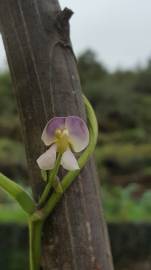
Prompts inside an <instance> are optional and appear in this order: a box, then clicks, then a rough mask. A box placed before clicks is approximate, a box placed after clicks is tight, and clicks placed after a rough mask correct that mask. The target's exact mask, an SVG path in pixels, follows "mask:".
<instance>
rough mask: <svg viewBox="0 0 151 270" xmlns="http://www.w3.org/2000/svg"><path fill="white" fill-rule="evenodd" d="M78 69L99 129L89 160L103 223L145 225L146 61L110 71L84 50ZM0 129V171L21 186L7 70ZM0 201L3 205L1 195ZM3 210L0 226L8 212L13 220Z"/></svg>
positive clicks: (149, 171)
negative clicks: (97, 179)
mask: <svg viewBox="0 0 151 270" xmlns="http://www.w3.org/2000/svg"><path fill="white" fill-rule="evenodd" d="M78 67H79V71H80V77H81V82H82V87H83V91H84V93H85V94H86V96H87V97H88V98H89V99H90V101H91V102H92V104H93V106H94V108H95V111H96V114H97V118H98V123H99V128H100V133H99V138H98V146H97V148H96V152H95V156H96V161H97V165H98V172H99V176H100V179H101V183H102V187H103V188H102V190H103V191H102V192H103V203H104V208H105V215H106V217H107V220H108V221H114V222H116V221H147V222H148V221H151V217H150V213H149V212H150V210H151V203H150V201H151V192H150V187H151V136H150V134H151V61H148V63H147V65H146V67H144V68H139V69H135V70H128V71H121V70H117V71H115V72H112V73H111V72H109V71H108V70H107V68H106V67H105V66H104V65H103V64H102V63H100V61H98V59H97V55H95V53H94V52H92V51H90V50H88V51H86V52H85V53H83V54H82V55H80V56H79V58H78ZM0 127H1V128H0V171H2V172H3V173H5V174H6V175H8V176H10V177H12V178H13V179H17V180H18V179H21V181H22V182H23V181H24V182H26V183H27V181H25V180H27V171H26V161H25V153H24V146H23V144H22V140H21V128H20V123H19V119H18V114H17V106H16V102H15V99H14V96H13V91H12V84H11V80H10V77H9V74H8V73H7V72H5V73H3V74H1V75H0ZM0 202H1V204H4V202H7V203H9V202H8V200H7V198H6V197H4V195H2V194H1V193H0ZM4 207H5V209H4V210H5V214H6V215H3V213H2V205H1V206H0V222H2V221H4V220H6V221H7V222H8V221H9V220H10V219H9V218H8V217H7V216H9V215H10V216H11V214H9V209H10V211H12V212H11V213H14V216H16V221H17V220H18V217H19V213H18V212H17V211H19V210H18V209H17V210H16V208H15V207H16V206H14V205H13V206H12V208H10V203H9V204H8V205H4ZM7 213H8V215H7ZM21 215H22V214H21ZM21 219H23V220H24V218H23V217H22V218H21ZM14 221H15V218H14Z"/></svg>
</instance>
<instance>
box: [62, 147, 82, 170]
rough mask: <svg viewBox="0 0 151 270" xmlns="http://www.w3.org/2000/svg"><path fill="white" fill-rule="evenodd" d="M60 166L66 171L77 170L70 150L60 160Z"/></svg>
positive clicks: (77, 167)
mask: <svg viewBox="0 0 151 270" xmlns="http://www.w3.org/2000/svg"><path fill="white" fill-rule="evenodd" d="M61 165H62V166H63V168H64V169H66V170H68V171H75V170H79V169H80V168H79V165H78V162H77V160H76V158H75V157H74V155H73V153H72V152H71V150H70V149H68V150H67V151H65V152H64V153H63V155H62V158H61Z"/></svg>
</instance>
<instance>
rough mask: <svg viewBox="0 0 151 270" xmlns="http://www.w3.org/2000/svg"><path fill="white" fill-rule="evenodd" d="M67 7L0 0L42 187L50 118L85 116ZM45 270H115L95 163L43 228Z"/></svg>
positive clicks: (36, 179) (36, 182)
mask: <svg viewBox="0 0 151 270" xmlns="http://www.w3.org/2000/svg"><path fill="white" fill-rule="evenodd" d="M71 15H72V12H71V11H70V10H69V9H65V10H64V11H61V9H60V6H59V3H58V1H57V0H26V1H25V0H15V1H14V0H1V1H0V23H1V31H2V37H3V41H4V45H5V49H6V53H7V59H8V63H9V67H10V72H11V76H12V81H13V86H14V89H15V95H16V98H17V102H18V110H19V114H20V118H21V125H22V132H23V138H24V143H25V148H26V154H27V161H28V169H29V175H30V183H31V186H32V188H33V192H34V196H35V198H36V199H37V198H38V196H39V194H40V192H41V190H42V184H41V183H42V180H41V176H40V170H39V168H38V166H37V164H36V162H35V161H36V159H37V157H38V156H39V155H40V154H41V153H43V151H44V146H43V143H42V142H41V133H42V130H43V128H44V126H45V124H46V122H47V121H48V120H49V119H50V118H52V117H53V116H66V115H79V116H81V117H82V118H85V110H84V105H83V101H82V97H81V86H80V80H79V75H78V71H77V66H76V61H75V57H74V54H73V51H72V47H71V44H70V38H69V23H68V21H69V19H70V17H71ZM42 250H43V251H42V260H41V264H42V269H44V270H50V269H51V270H92V269H93V270H111V269H113V266H112V259H111V255H110V247H109V242H108V235H107V230H106V225H105V222H104V218H103V213H102V207H101V203H100V192H99V184H98V179H97V176H96V170H95V166H94V162H93V160H90V161H89V162H88V164H87V166H86V167H85V168H84V170H83V171H82V172H81V174H80V176H79V177H78V179H76V180H75V182H74V184H73V185H72V186H71V188H70V189H69V190H68V191H67V192H66V194H65V195H64V198H63V199H62V201H61V203H59V205H58V207H57V208H56V209H55V211H54V213H53V215H51V216H50V217H49V219H48V221H47V222H46V224H45V227H44V232H43V247H42Z"/></svg>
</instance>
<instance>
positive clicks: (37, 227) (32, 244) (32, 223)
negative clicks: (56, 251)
mask: <svg viewBox="0 0 151 270" xmlns="http://www.w3.org/2000/svg"><path fill="white" fill-rule="evenodd" d="M42 226H43V221H42V220H41V219H37V220H36V219H35V220H34V219H33V220H32V219H31V218H30V220H29V262H30V270H39V269H40V257H41V232H42Z"/></svg>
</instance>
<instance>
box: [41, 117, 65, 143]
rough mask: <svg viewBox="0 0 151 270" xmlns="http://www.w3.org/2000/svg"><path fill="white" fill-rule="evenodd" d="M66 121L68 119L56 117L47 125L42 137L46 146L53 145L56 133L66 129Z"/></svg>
mask: <svg viewBox="0 0 151 270" xmlns="http://www.w3.org/2000/svg"><path fill="white" fill-rule="evenodd" d="M65 119H66V117H54V118H52V119H51V120H50V121H49V122H48V123H47V124H46V126H45V128H44V131H43V133H42V137H41V139H42V141H43V142H44V144H45V145H51V144H52V143H53V142H54V141H55V131H56V129H58V128H59V129H63V128H64V127H65Z"/></svg>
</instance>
